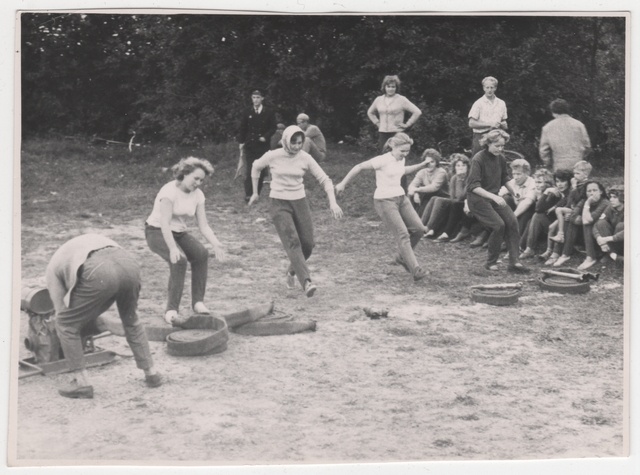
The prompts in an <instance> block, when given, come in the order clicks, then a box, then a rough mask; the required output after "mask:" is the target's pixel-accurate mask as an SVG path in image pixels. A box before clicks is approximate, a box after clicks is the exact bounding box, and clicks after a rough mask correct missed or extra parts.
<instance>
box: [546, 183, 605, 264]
mask: <svg viewBox="0 0 640 475" xmlns="http://www.w3.org/2000/svg"><path fill="white" fill-rule="evenodd" d="M585 190H586V194H587V198H586V199H585V200H581V201H580V203H579V204H578V206H576V208H575V209H574V211H573V213H572V214H571V216H570V218H569V222H568V229H567V235H566V237H565V241H564V247H563V249H562V255H561V256H560V257H559V258H558V260H557V261H556V262H555V264H553V265H554V267H560V266H562V265H563V264H565V263H566V262H567V261H568V260H569V259H571V254H573V251H574V248H575V244H576V242H577V241H578V238H579V237H582V238H583V239H584V247H585V250H586V252H587V258H586V259H585V261H584V262H583V263H582V264H580V265H579V266H578V270H586V269H588V268H590V267H591V266H593V265H594V264H595V263H596V262H598V258H597V247H596V240H595V238H594V237H593V225H594V223H595V222H596V221H598V220H599V219H600V217H601V216H602V215H603V214H604V213H605V212H606V211H607V208H609V207H610V206H611V203H609V200H608V199H607V195H606V191H605V189H604V186H602V183H599V182H597V181H588V182H587V183H586V186H585Z"/></svg>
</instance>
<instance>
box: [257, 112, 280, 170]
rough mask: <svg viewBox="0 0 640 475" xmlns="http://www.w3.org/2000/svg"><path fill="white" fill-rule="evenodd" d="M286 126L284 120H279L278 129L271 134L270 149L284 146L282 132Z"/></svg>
mask: <svg viewBox="0 0 640 475" xmlns="http://www.w3.org/2000/svg"><path fill="white" fill-rule="evenodd" d="M285 128H286V126H285V125H284V124H283V123H282V122H278V125H277V126H276V131H275V133H274V134H273V135H272V136H271V140H270V141H269V149H270V150H275V149H277V148H282V132H284V129H285ZM249 173H251V172H249Z"/></svg>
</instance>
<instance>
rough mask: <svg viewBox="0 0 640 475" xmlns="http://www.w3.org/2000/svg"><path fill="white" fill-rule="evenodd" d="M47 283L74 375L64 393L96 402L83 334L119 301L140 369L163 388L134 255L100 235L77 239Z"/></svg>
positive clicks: (59, 255)
mask: <svg viewBox="0 0 640 475" xmlns="http://www.w3.org/2000/svg"><path fill="white" fill-rule="evenodd" d="M46 281H47V289H48V290H49V295H50V296H51V301H52V302H53V305H54V308H55V310H56V315H55V327H56V333H57V335H58V338H59V339H60V345H61V347H62V351H63V353H64V357H65V359H66V361H67V364H68V367H69V369H70V370H71V376H72V379H71V381H70V383H69V384H68V385H67V386H65V387H63V388H60V389H59V390H58V392H59V394H60V395H61V396H64V397H68V398H75V399H90V398H93V386H92V385H91V384H90V383H89V381H88V374H87V370H86V363H85V359H84V349H83V345H82V333H81V332H82V330H83V329H84V328H86V327H87V326H89V325H92V324H95V321H96V319H97V318H98V317H99V316H100V315H101V314H102V313H104V312H106V311H107V310H108V309H109V307H111V305H112V304H113V303H114V302H115V303H116V304H117V306H118V313H119V315H120V320H122V326H123V328H124V334H125V337H126V339H127V343H129V346H130V347H131V351H132V352H133V357H134V359H135V361H136V365H137V366H138V368H140V369H141V370H143V371H144V374H145V383H146V384H147V386H149V387H152V388H155V387H158V386H160V385H161V384H162V377H161V376H160V374H158V373H157V372H156V371H155V369H154V366H153V359H152V357H151V351H150V350H149V342H148V340H147V335H146V333H145V329H144V326H143V325H142V322H141V321H140V320H139V319H138V315H137V313H136V308H137V305H138V295H139V294H140V285H141V284H140V266H139V265H138V263H137V262H136V260H135V259H134V258H133V256H132V255H131V254H130V253H129V252H127V251H125V250H124V249H123V248H122V247H120V245H119V244H118V243H116V242H115V241H113V240H111V239H109V238H107V237H105V236H101V235H99V234H83V235H81V236H77V237H75V238H73V239H71V240H69V241H67V242H66V243H64V244H63V245H62V246H60V247H59V248H58V250H57V251H56V252H55V253H54V254H53V257H52V258H51V260H50V261H49V264H48V266H47V270H46Z"/></svg>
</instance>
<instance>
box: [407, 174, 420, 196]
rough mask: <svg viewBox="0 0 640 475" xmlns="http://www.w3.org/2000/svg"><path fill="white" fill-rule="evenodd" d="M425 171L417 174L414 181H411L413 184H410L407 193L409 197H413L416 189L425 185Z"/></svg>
mask: <svg viewBox="0 0 640 475" xmlns="http://www.w3.org/2000/svg"><path fill="white" fill-rule="evenodd" d="M423 172H424V170H420V171H419V172H418V173H416V176H414V177H413V180H411V183H409V186H408V187H407V193H408V194H409V195H412V194H414V193H415V192H416V188H418V187H419V186H422V185H424V180H423V178H422V177H423V176H424V173H423Z"/></svg>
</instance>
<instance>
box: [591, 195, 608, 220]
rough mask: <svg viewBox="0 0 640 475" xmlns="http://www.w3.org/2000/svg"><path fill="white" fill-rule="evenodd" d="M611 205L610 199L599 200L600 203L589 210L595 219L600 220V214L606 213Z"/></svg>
mask: <svg viewBox="0 0 640 475" xmlns="http://www.w3.org/2000/svg"><path fill="white" fill-rule="evenodd" d="M610 207H611V203H610V202H609V200H607V199H602V200H600V201H599V202H598V204H597V205H596V206H595V208H593V209H591V210H589V212H590V213H591V217H592V218H593V221H594V222H595V221H598V220H599V219H600V216H602V214H603V213H604V214H606V213H607V210H608V209H609V208H610Z"/></svg>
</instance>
